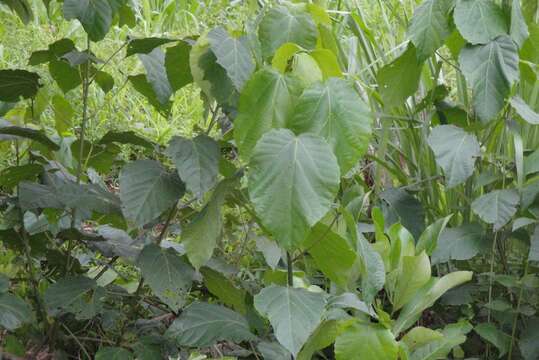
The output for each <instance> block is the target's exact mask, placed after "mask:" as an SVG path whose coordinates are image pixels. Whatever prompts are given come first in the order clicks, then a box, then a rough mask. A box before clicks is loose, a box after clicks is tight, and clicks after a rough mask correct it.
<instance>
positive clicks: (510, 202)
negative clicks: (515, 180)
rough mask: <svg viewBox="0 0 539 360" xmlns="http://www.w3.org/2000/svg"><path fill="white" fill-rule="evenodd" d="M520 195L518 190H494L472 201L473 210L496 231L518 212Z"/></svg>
mask: <svg viewBox="0 0 539 360" xmlns="http://www.w3.org/2000/svg"><path fill="white" fill-rule="evenodd" d="M519 202H520V197H519V195H518V192H517V191H516V190H494V191H492V192H490V193H488V194H485V195H482V196H480V197H478V198H477V199H475V200H474V201H473V202H472V210H473V212H474V213H476V214H477V216H479V217H480V218H481V220H483V221H484V222H486V223H487V224H493V225H494V231H497V230H499V229H501V228H502V227H503V226H504V225H505V224H507V223H508V222H509V220H511V218H512V217H513V215H515V213H516V212H517V206H518V204H519Z"/></svg>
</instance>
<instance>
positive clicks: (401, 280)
mask: <svg viewBox="0 0 539 360" xmlns="http://www.w3.org/2000/svg"><path fill="white" fill-rule="evenodd" d="M396 271H397V272H398V275H397V276H396V282H395V289H394V291H393V292H392V294H391V299H392V300H391V301H392V303H393V310H394V311H395V310H399V309H400V308H402V307H403V306H404V305H405V304H407V303H408V302H409V301H410V300H411V299H412V298H413V297H414V295H415V294H416V292H417V291H418V290H419V289H420V288H422V287H423V286H424V285H425V284H426V283H427V282H428V281H429V280H430V275H431V272H430V260H429V257H428V255H427V254H426V253H425V252H424V251H423V252H422V253H420V254H419V255H416V256H404V258H403V261H402V267H401V268H400V269H398V270H396Z"/></svg>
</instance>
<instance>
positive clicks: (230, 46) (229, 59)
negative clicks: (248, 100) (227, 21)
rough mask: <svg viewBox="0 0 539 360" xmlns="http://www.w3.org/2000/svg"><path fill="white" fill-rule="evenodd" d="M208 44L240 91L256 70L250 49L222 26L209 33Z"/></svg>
mask: <svg viewBox="0 0 539 360" xmlns="http://www.w3.org/2000/svg"><path fill="white" fill-rule="evenodd" d="M208 42H209V43H210V48H211V50H212V51H213V53H214V54H215V57H216V58H217V63H218V64H219V65H221V66H222V67H223V68H224V69H225V70H226V73H227V75H228V77H229V78H230V80H232V83H233V84H234V86H235V87H236V90H238V91H240V90H241V89H242V88H243V84H245V82H246V81H247V80H248V79H249V78H250V77H251V74H252V73H253V71H254V70H255V63H254V61H253V58H252V56H251V53H250V51H249V49H248V48H247V46H245V44H244V43H243V42H242V41H241V40H240V39H236V38H234V37H232V36H230V35H229V34H228V32H227V31H226V30H225V29H224V28H223V27H221V26H220V27H217V28H215V29H213V30H211V31H210V32H209V33H208Z"/></svg>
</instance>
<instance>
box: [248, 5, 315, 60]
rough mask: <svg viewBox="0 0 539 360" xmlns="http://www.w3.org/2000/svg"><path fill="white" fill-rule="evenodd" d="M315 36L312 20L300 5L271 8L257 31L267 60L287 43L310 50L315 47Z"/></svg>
mask: <svg viewBox="0 0 539 360" xmlns="http://www.w3.org/2000/svg"><path fill="white" fill-rule="evenodd" d="M317 35H318V34H317V30H316V25H315V24H314V21H313V19H312V18H311V16H310V14H309V13H308V12H306V11H305V10H304V8H303V6H301V5H290V6H282V5H278V6H275V7H273V8H271V9H270V10H269V11H268V12H267V13H266V14H265V15H264V17H263V18H262V21H261V22H260V26H259V29H258V36H259V38H260V42H261V44H262V55H263V56H264V58H269V57H270V56H271V55H273V53H274V52H275V51H276V50H277V49H278V48H279V47H280V46H281V45H283V44H284V43H289V42H291V43H295V44H297V45H299V46H301V47H302V48H304V49H307V50H311V49H313V48H314V47H315V46H316V38H317Z"/></svg>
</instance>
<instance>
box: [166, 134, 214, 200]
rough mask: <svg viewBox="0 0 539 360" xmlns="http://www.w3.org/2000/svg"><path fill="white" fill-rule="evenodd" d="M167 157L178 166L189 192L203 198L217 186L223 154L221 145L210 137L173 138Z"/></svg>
mask: <svg viewBox="0 0 539 360" xmlns="http://www.w3.org/2000/svg"><path fill="white" fill-rule="evenodd" d="M167 155H168V156H169V157H170V158H171V159H172V161H173V162H174V165H176V168H177V169H178V174H179V175H180V178H181V179H182V180H183V181H184V182H185V185H186V187H187V190H189V191H191V192H192V193H193V194H195V196H197V197H201V196H202V195H204V194H205V193H206V191H208V190H210V189H211V188H212V187H213V186H214V185H215V183H216V181H217V174H218V173H219V158H220V155H221V153H220V151H219V144H217V142H215V140H213V139H212V138H210V137H209V136H206V135H199V136H197V137H195V138H194V139H186V138H183V137H180V136H176V137H173V138H172V140H170V143H169V146H168V149H167Z"/></svg>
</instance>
